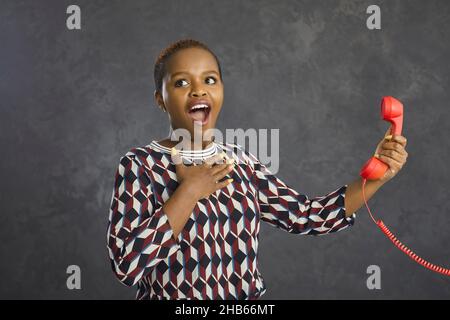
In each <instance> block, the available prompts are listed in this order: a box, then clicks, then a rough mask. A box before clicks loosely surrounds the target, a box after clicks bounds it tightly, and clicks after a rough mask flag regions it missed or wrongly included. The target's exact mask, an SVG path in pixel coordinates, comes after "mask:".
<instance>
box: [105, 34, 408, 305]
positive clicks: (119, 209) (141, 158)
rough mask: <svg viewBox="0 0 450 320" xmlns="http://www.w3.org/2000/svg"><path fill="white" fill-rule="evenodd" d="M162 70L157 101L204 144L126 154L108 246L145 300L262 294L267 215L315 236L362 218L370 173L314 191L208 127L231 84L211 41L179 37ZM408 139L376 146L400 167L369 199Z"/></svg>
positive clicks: (174, 124) (122, 276)
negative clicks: (261, 249)
mask: <svg viewBox="0 0 450 320" xmlns="http://www.w3.org/2000/svg"><path fill="white" fill-rule="evenodd" d="M154 76H155V87H156V90H155V100H156V102H157V104H158V105H159V107H160V108H161V109H162V110H163V111H164V112H167V113H168V115H169V118H170V124H171V129H172V130H175V129H184V130H186V131H187V132H189V133H190V136H191V137H195V136H194V134H195V133H196V129H198V128H200V129H201V130H200V132H201V138H202V139H201V140H202V144H201V145H200V146H199V145H196V144H194V143H193V141H187V144H186V141H185V146H186V148H184V149H183V150H176V149H175V148H174V146H176V145H177V144H178V143H179V141H172V140H171V139H170V138H166V139H163V140H160V141H156V140H153V141H151V143H150V144H148V145H146V146H144V147H139V148H133V149H131V150H130V151H128V152H127V153H126V155H125V156H123V157H121V159H120V163H119V166H118V168H117V171H116V176H115V185H114V191H113V195H112V199H111V206H110V216H109V225H108V243H107V245H108V250H109V256H110V260H111V264H112V269H113V271H114V273H115V274H116V276H117V277H118V278H119V280H120V281H121V282H122V283H124V284H125V285H129V286H132V285H137V286H138V291H137V296H136V298H137V299H257V298H258V297H260V296H261V295H262V294H264V293H265V292H266V285H265V283H264V279H263V278H262V276H261V274H260V272H259V270H258V259H257V258H258V234H259V228H260V220H262V221H265V222H267V223H269V224H271V225H272V226H275V227H277V228H280V229H282V230H285V231H287V232H290V233H295V234H305V235H323V234H327V233H332V232H336V231H339V230H342V229H345V228H347V227H348V226H350V225H353V223H354V219H355V214H354V212H355V211H356V210H357V209H359V208H360V207H361V206H362V205H363V199H362V192H361V180H360V179H357V180H356V181H354V182H353V183H351V184H350V185H347V184H346V185H343V186H341V187H339V188H338V189H336V190H334V191H332V192H330V193H328V194H327V195H325V196H323V197H316V198H312V199H309V198H308V197H307V196H306V195H303V194H300V193H298V192H297V191H295V190H294V189H292V188H290V187H288V186H287V185H286V184H285V183H284V182H283V181H281V180H280V179H279V178H277V177H276V176H275V175H274V174H272V173H271V172H270V170H268V169H267V167H266V166H265V165H264V164H262V163H261V162H260V161H259V160H258V159H257V158H256V157H255V156H254V155H253V154H251V153H250V152H247V151H246V150H245V149H243V148H242V146H240V145H239V144H231V143H222V142H217V141H215V140H214V139H211V138H210V137H208V135H206V134H205V131H206V130H207V129H213V128H215V124H216V120H217V118H218V116H219V113H220V109H221V107H222V102H223V83H222V74H221V70H220V64H219V61H218V59H217V57H216V56H215V55H214V53H213V52H212V51H211V50H210V49H209V48H208V47H206V46H205V45H204V44H202V43H200V42H198V41H195V40H191V39H186V40H181V41H178V42H176V43H174V44H172V45H171V46H169V47H168V48H166V49H165V50H163V51H162V53H161V54H160V56H159V57H158V59H157V61H156V64H155V74H154ZM197 134H198V132H197ZM171 136H172V135H171ZM389 138H392V141H389V140H388V139H389ZM405 146H406V139H405V138H404V137H402V136H395V137H385V138H384V139H383V140H382V141H381V142H380V143H379V144H378V146H377V149H376V154H377V155H378V156H379V158H380V159H381V160H382V161H384V162H385V163H386V164H388V165H389V166H390V168H391V171H388V172H387V173H386V174H385V176H384V177H382V178H381V179H379V180H377V181H368V183H367V184H366V197H367V199H370V197H371V196H372V195H373V194H374V193H375V192H376V190H377V189H378V188H379V187H380V186H381V185H382V184H383V183H385V182H386V181H388V180H390V179H391V178H392V177H394V176H395V174H397V173H398V171H399V170H400V169H401V168H402V166H403V165H404V163H405V161H406V157H407V153H406V151H405V149H404V147H405ZM224 160H227V161H224ZM230 160H231V161H230ZM190 164H194V165H190ZM230 177H233V178H230Z"/></svg>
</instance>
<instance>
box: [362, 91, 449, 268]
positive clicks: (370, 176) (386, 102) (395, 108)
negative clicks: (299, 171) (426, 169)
mask: <svg viewBox="0 0 450 320" xmlns="http://www.w3.org/2000/svg"><path fill="white" fill-rule="evenodd" d="M381 118H382V119H383V120H386V121H389V122H390V123H391V124H392V126H391V132H390V133H391V134H395V135H401V132H402V127H403V104H402V103H401V102H400V101H399V100H397V99H395V98H394V97H390V96H386V97H383V99H382V100H381ZM388 169H389V166H388V165H387V164H385V163H384V162H383V161H381V160H380V159H378V158H375V157H372V158H370V159H369V160H368V161H367V162H366V163H365V164H364V166H363V167H362V169H361V171H360V176H361V177H362V178H363V182H362V193H363V198H364V202H365V204H366V207H367V210H368V211H369V214H370V217H371V218H372V220H373V222H374V223H375V224H376V225H377V226H378V227H379V228H380V229H381V231H383V233H384V234H385V235H386V236H387V237H388V238H389V240H391V241H392V243H393V244H394V245H395V246H396V247H397V248H398V249H400V250H401V251H403V252H404V253H405V254H406V255H408V256H409V257H410V258H411V259H413V260H414V261H415V262H417V263H418V264H420V265H422V266H424V267H425V268H428V269H430V270H432V271H434V272H438V273H441V274H444V275H446V276H450V269H446V268H443V267H440V266H437V265H434V264H432V263H430V262H428V261H426V260H424V259H422V258H421V257H419V256H418V255H417V254H415V253H414V252H413V251H412V250H410V249H408V248H407V247H406V246H405V245H404V244H402V243H401V242H400V241H399V240H398V239H397V238H396V237H395V236H394V234H393V233H392V232H391V231H390V230H389V229H388V227H386V225H385V224H384V223H383V221H382V220H378V221H375V219H374V217H373V215H372V212H371V211H370V208H369V206H368V205H367V200H366V194H365V192H364V187H365V185H366V182H367V180H377V179H379V178H381V177H382V176H383V175H384V174H385V172H386V171H387V170H388Z"/></svg>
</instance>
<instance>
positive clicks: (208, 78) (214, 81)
mask: <svg viewBox="0 0 450 320" xmlns="http://www.w3.org/2000/svg"><path fill="white" fill-rule="evenodd" d="M206 79H213V80H214V83H216V82H217V80H216V78H214V77H207V78H206ZM214 83H210V84H214Z"/></svg>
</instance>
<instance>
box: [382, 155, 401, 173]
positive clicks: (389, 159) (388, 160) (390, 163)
mask: <svg viewBox="0 0 450 320" xmlns="http://www.w3.org/2000/svg"><path fill="white" fill-rule="evenodd" d="M378 158H379V159H380V160H381V161H383V162H384V163H386V164H387V165H388V166H389V167H390V168H391V169H395V170H400V168H401V167H402V166H403V163H401V162H399V161H397V159H394V158H392V157H390V156H386V155H384V154H380V155H379V157H378Z"/></svg>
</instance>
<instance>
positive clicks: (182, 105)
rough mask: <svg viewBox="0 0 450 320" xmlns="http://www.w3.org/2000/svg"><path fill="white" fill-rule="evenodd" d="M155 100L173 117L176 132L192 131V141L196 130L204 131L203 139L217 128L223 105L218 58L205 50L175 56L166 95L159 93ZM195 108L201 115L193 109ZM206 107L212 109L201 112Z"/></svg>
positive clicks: (166, 81) (168, 71)
mask: <svg viewBox="0 0 450 320" xmlns="http://www.w3.org/2000/svg"><path fill="white" fill-rule="evenodd" d="M155 99H156V101H157V103H158V105H160V106H161V107H163V108H165V109H166V110H167V112H168V113H169V116H170V121H171V125H172V129H173V130H176V129H178V128H185V129H187V130H189V132H190V134H191V139H194V126H195V127H196V128H197V129H196V130H199V129H200V128H201V129H202V131H201V133H202V136H203V134H204V131H205V130H207V129H211V128H215V125H216V120H217V117H218V115H219V112H220V109H221V108H222V103H223V83H222V81H221V80H220V75H219V68H218V65H217V62H216V59H215V58H214V56H213V55H212V54H211V53H209V52H208V51H207V50H204V49H201V48H187V49H182V50H180V51H178V52H177V53H175V54H174V55H173V56H172V57H170V59H169V60H168V61H167V63H166V74H165V76H164V78H163V82H162V92H161V93H159V92H157V91H155ZM202 101H203V102H202ZM195 105H197V106H198V107H197V108H195V109H194V110H197V111H194V110H193V109H192V107H193V106H195ZM202 105H203V106H202ZM204 105H207V106H208V107H207V108H200V107H204ZM197 132H198V131H197ZM205 140H209V139H207V138H206V137H205Z"/></svg>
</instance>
